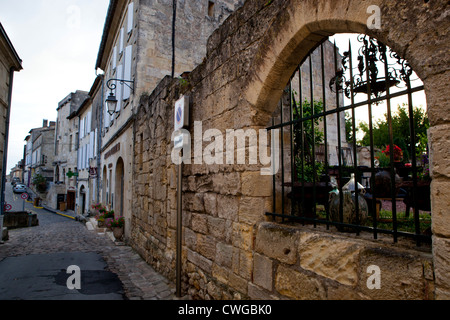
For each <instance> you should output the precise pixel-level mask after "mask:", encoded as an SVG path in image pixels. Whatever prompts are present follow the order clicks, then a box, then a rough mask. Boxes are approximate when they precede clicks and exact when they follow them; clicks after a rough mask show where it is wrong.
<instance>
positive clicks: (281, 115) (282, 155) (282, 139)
mask: <svg viewBox="0 0 450 320" xmlns="http://www.w3.org/2000/svg"><path fill="white" fill-rule="evenodd" d="M283 100H284V99H281V106H280V109H281V110H280V122H281V123H283V107H284V103H283ZM281 181H283V183H282V184H281V212H283V213H284V128H282V129H281ZM282 221H283V222H284V219H282Z"/></svg>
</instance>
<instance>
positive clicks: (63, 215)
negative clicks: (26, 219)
mask: <svg viewBox="0 0 450 320" xmlns="http://www.w3.org/2000/svg"><path fill="white" fill-rule="evenodd" d="M35 208H36V207H35ZM37 209H45V210H47V211H49V212H52V213H54V214H57V215H60V216H62V217H66V218H69V219H72V220H77V219H76V218H75V217H72V216H69V215H67V214H64V213H61V212H58V211H56V210H54V209H51V208H49V207H46V206H44V207H43V208H41V207H39V208H37Z"/></svg>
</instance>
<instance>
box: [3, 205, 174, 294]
mask: <svg viewBox="0 0 450 320" xmlns="http://www.w3.org/2000/svg"><path fill="white" fill-rule="evenodd" d="M27 206H28V207H27V210H29V211H32V212H34V213H37V214H38V219H39V226H37V227H32V228H24V229H15V230H9V240H8V241H6V242H5V243H4V244H0V261H1V260H3V259H5V258H7V257H15V256H23V255H31V254H46V253H49V254H50V253H62V252H96V253H98V254H99V255H100V256H102V257H103V259H104V260H105V261H106V263H107V265H108V268H109V271H111V272H113V273H115V274H117V275H118V277H119V279H120V280H121V282H122V283H123V287H124V292H125V295H126V298H127V299H130V300H172V299H174V298H175V295H174V292H175V285H174V284H173V283H171V282H169V281H168V280H167V279H166V278H165V277H163V276H162V275H160V274H158V273H157V272H156V271H155V270H154V269H153V268H152V267H151V266H150V265H148V264H147V263H146V262H145V261H144V260H143V259H142V258H141V257H140V256H139V255H138V254H137V253H136V252H134V251H133V249H132V248H131V247H129V246H126V245H120V246H118V245H116V244H115V243H114V242H113V241H112V240H111V239H110V237H109V236H108V235H107V234H106V233H103V234H99V233H98V232H96V231H92V230H88V229H87V227H86V225H85V224H83V223H81V222H78V221H75V220H72V219H69V218H67V217H62V216H59V215H57V214H55V213H51V212H48V211H46V210H44V209H36V208H33V207H32V205H30V204H27Z"/></svg>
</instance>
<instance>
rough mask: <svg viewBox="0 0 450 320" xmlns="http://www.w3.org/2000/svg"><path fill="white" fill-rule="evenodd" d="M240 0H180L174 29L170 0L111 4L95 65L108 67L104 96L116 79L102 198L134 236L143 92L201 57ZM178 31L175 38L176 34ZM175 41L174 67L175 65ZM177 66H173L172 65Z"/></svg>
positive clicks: (107, 119) (106, 125)
mask: <svg viewBox="0 0 450 320" xmlns="http://www.w3.org/2000/svg"><path fill="white" fill-rule="evenodd" d="M240 2H241V1H232V0H223V1H209V2H208V1H194V2H193V1H178V2H177V8H176V16H177V19H176V24H175V32H173V31H174V30H173V27H172V23H171V21H173V12H174V7H173V3H172V2H167V1H162V2H161V1H137V0H135V1H130V0H112V1H111V2H110V6H109V9H108V14H107V18H106V22H105V27H104V32H103V37H102V40H101V44H100V49H99V53H98V57H97V64H96V68H97V69H100V70H102V71H104V81H103V90H104V95H103V97H104V99H103V100H105V99H106V97H107V96H108V95H109V93H110V92H111V91H110V90H109V89H108V88H107V86H108V82H110V80H111V79H120V80H125V81H127V82H125V83H123V82H121V81H119V80H113V81H112V82H111V84H113V85H116V88H115V90H113V93H114V94H115V97H116V99H117V108H116V110H115V111H116V112H115V113H114V114H112V115H110V114H109V113H108V112H107V110H106V106H105V107H104V113H103V114H102V117H103V120H102V123H103V126H102V128H101V150H100V153H101V164H100V167H99V172H101V174H102V178H101V196H100V198H101V200H102V202H103V204H106V205H107V206H108V207H109V208H110V209H114V211H115V214H116V215H117V216H124V218H125V237H129V236H130V230H131V229H130V226H131V214H132V213H131V212H132V201H133V195H132V189H133V175H132V172H133V154H134V140H133V138H134V134H133V131H134V122H133V121H134V117H135V115H136V107H137V106H138V103H139V97H140V96H141V95H148V94H149V93H150V92H152V91H153V90H154V88H155V87H156V85H157V84H158V82H159V81H160V80H161V79H162V78H163V77H164V76H165V75H168V74H171V73H172V72H173V73H174V75H175V76H178V75H180V74H181V73H182V72H184V71H186V70H192V69H193V68H194V67H195V66H196V65H197V64H198V63H200V62H201V61H202V59H203V57H204V54H205V52H206V40H207V37H208V36H209V35H210V34H211V33H212V32H213V30H215V29H216V28H217V27H218V26H219V25H220V23H222V22H223V21H224V19H225V18H226V17H227V16H228V15H229V14H230V13H231V12H232V11H233V10H234V9H235V7H238V6H239V5H240ZM174 34H175V38H174V37H173V35H174ZM173 39H174V41H175V46H174V48H176V49H175V58H174V61H175V67H174V68H172V62H173V54H172V52H173V46H172V41H173ZM172 69H173V70H172Z"/></svg>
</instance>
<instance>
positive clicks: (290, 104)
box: [283, 72, 295, 216]
mask: <svg viewBox="0 0 450 320" xmlns="http://www.w3.org/2000/svg"><path fill="white" fill-rule="evenodd" d="M294 74H295V72H294ZM292 78H293V77H291V79H290V80H289V121H290V122H291V124H290V129H291V183H292V187H291V193H293V192H294V174H295V171H294V168H295V153H294V125H293V124H292V120H293V118H294V114H293V109H292V99H293V96H292ZM283 213H284V212H283ZM293 215H294V206H293V205H292V202H291V216H293Z"/></svg>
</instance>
